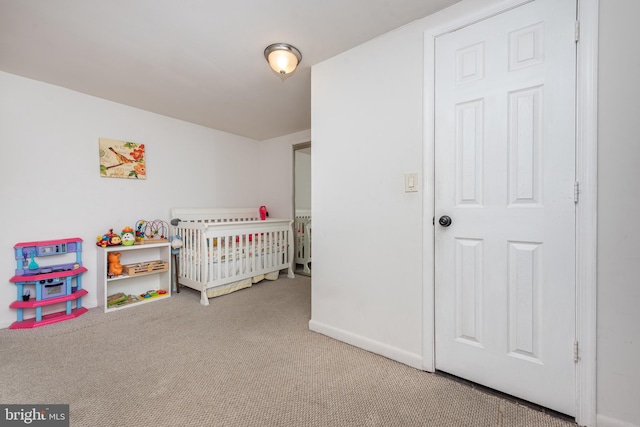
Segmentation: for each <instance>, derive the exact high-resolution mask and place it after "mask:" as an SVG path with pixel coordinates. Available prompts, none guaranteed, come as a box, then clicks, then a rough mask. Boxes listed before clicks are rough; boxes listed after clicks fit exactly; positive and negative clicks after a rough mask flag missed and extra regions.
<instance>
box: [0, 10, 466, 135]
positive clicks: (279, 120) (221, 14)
mask: <svg viewBox="0 0 640 427" xmlns="http://www.w3.org/2000/svg"><path fill="white" fill-rule="evenodd" d="M458 1H460V0H306V1H304V0H236V1H221V0H180V1H178V0H109V1H104V0H0V70H2V71H6V72H8V73H12V74H17V75H20V76H24V77H28V78H31V79H35V80H40V81H43V82H48V83H52V84H55V85H58V86H62V87H66V88H69V89H72V90H75V91H78V92H82V93H85V94H89V95H93V96H96V97H100V98H104V99H108V100H112V101H115V102H119V103H122V104H126V105H130V106H134V107H138V108H141V109H144V110H148V111H152V112H155V113H159V114H163V115H166V116H169V117H174V118H178V119H182V120H185V121H188V122H192V123H197V124H200V125H203V126H207V127H210V128H214V129H219V130H222V131H225V132H230V133H233V134H237V135H242V136H245V137H248V138H252V139H255V140H264V139H269V138H273V137H277V136H282V135H287V134H290V133H294V132H297V131H302V130H306V129H309V128H310V127H311V93H310V90H311V67H312V66H313V65H314V64H317V63H319V62H321V61H323V60H325V59H327V58H330V57H332V56H335V55H337V54H339V53H341V52H344V51H346V50H348V49H350V48H352V47H354V46H357V45H359V44H361V43H363V42H365V41H367V40H370V39H372V38H375V37H377V36H379V35H381V34H384V33H386V32H388V31H390V30H392V29H394V28H398V27H400V26H403V25H405V24H408V23H410V22H412V21H415V20H417V19H420V18H422V17H425V16H427V15H430V14H432V13H434V12H436V11H438V10H440V9H443V8H445V7H447V6H450V5H452V4H454V3H457V2H458ZM276 42H284V43H290V44H292V45H294V46H295V47H297V48H298V49H299V50H300V51H301V52H302V62H301V64H300V66H299V68H298V69H297V70H296V71H295V72H294V73H293V74H291V75H290V76H288V77H287V78H285V79H284V80H283V79H281V78H280V77H279V76H278V75H277V74H276V73H275V72H273V71H272V70H271V69H270V68H269V66H268V64H267V62H266V60H265V59H264V56H263V51H264V48H265V47H266V46H267V45H269V44H272V43H276Z"/></svg>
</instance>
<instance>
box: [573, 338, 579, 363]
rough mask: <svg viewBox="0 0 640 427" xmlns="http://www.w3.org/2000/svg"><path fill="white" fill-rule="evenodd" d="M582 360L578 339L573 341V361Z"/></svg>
mask: <svg viewBox="0 0 640 427" xmlns="http://www.w3.org/2000/svg"><path fill="white" fill-rule="evenodd" d="M578 360H580V355H579V354H578V341H574V342H573V361H574V362H575V363H578Z"/></svg>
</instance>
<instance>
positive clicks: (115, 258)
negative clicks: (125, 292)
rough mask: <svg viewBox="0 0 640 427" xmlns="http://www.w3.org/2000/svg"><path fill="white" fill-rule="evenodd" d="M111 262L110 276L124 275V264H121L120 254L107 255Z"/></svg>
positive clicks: (110, 253)
mask: <svg viewBox="0 0 640 427" xmlns="http://www.w3.org/2000/svg"><path fill="white" fill-rule="evenodd" d="M107 261H108V262H109V274H113V275H114V276H119V275H121V274H122V264H120V252H109V253H108V254H107Z"/></svg>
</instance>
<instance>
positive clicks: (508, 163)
mask: <svg viewBox="0 0 640 427" xmlns="http://www.w3.org/2000/svg"><path fill="white" fill-rule="evenodd" d="M575 17H576V2H575V1H574V0H561V1H558V0H535V1H533V2H530V3H527V4H525V5H522V6H519V7H517V8H514V9H512V10H509V11H506V12H503V13H501V14H498V15H495V16H493V17H491V18H487V19H486V20H483V21H480V22H477V23H474V24H471V25H468V26H466V27H464V28H461V29H459V30H457V31H453V32H451V33H448V34H444V35H442V36H440V37H438V38H437V39H436V47H435V63H436V68H435V81H436V84H435V87H436V89H435V100H436V102H435V144H434V145H435V152H434V159H435V160H434V162H435V177H434V179H435V184H434V185H435V192H434V199H435V229H434V236H435V249H434V251H435V256H434V259H435V286H434V287H435V296H434V298H435V304H434V305H435V367H436V369H438V370H442V371H444V372H448V373H451V374H454V375H456V376H459V377H462V378H465V379H468V380H471V381H474V382H478V383H480V384H482V385H485V386H488V387H491V388H495V389H497V390H500V391H502V392H505V393H508V394H512V395H514V396H517V397H520V398H523V399H526V400H529V401H532V402H534V403H537V404H540V405H542V406H545V407H548V408H551V409H554V410H557V411H560V412H563V413H566V414H569V415H575V389H574V387H575V365H574V360H573V350H574V342H575V337H576V335H575V331H576V324H575V306H576V299H575V298H576V295H575V285H576V277H575V271H576V265H575V242H576V236H575V226H576V223H575V218H576V210H575V200H574V188H575V187H574V185H575V182H576V164H575V156H576V152H575V147H576V142H575V141H576V133H575V87H576V85H575V76H576V72H575V71H576V47H575V38H574V37H575V34H574V31H575ZM559 118H561V119H559Z"/></svg>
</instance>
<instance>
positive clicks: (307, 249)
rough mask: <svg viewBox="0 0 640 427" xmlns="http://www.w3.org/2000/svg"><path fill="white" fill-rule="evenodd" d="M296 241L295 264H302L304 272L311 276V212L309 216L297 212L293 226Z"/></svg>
mask: <svg viewBox="0 0 640 427" xmlns="http://www.w3.org/2000/svg"><path fill="white" fill-rule="evenodd" d="M293 228H294V231H295V241H296V247H295V251H296V256H295V263H296V264H302V268H303V272H304V273H306V274H311V212H309V214H308V216H303V215H300V212H299V211H296V218H295V220H294V225H293Z"/></svg>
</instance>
